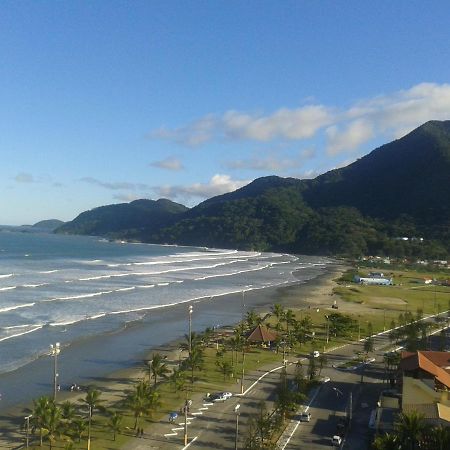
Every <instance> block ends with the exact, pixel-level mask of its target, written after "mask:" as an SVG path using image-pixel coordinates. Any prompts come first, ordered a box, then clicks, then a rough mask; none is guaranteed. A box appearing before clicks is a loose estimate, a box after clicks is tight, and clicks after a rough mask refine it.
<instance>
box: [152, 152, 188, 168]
mask: <svg viewBox="0 0 450 450" xmlns="http://www.w3.org/2000/svg"><path fill="white" fill-rule="evenodd" d="M150 166H153V167H157V168H158V169H166V170H173V171H178V170H182V169H183V164H182V163H181V161H180V160H179V159H177V158H175V157H173V156H169V157H167V158H165V159H163V160H161V161H153V162H152V163H150Z"/></svg>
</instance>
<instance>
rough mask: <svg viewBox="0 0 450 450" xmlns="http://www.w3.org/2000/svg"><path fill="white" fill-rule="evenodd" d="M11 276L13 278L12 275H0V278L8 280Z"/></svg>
mask: <svg viewBox="0 0 450 450" xmlns="http://www.w3.org/2000/svg"><path fill="white" fill-rule="evenodd" d="M13 276H14V274H13V273H5V274H3V275H0V278H10V277H13Z"/></svg>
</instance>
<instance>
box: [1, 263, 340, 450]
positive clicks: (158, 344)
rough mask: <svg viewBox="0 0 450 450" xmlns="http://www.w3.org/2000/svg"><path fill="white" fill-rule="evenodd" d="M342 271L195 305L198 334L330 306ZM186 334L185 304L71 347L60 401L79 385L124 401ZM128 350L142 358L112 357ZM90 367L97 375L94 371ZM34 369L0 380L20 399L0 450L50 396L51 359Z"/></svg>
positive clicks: (4, 420) (6, 403)
mask: <svg viewBox="0 0 450 450" xmlns="http://www.w3.org/2000/svg"><path fill="white" fill-rule="evenodd" d="M343 270H345V267H344V266H343V265H341V264H337V263H336V264H331V265H330V266H328V267H327V270H326V271H325V273H323V274H322V275H319V276H318V277H316V278H314V279H312V280H309V281H307V282H305V283H303V282H299V283H298V284H295V285H290V286H286V287H277V288H268V289H261V290H256V291H250V292H248V293H247V294H245V296H244V298H242V295H241V294H235V295H229V296H227V298H226V300H225V299H222V301H217V299H215V300H212V301H201V302H197V303H194V305H193V307H194V314H193V330H194V331H202V330H204V329H205V328H206V327H208V326H215V327H223V326H229V325H233V324H235V323H237V322H238V321H239V320H240V319H241V317H242V315H243V312H244V313H245V312H246V311H248V310H255V311H256V312H257V313H259V314H265V313H267V312H268V311H269V310H270V307H271V306H272V305H273V304H274V303H281V304H282V305H283V306H284V307H286V308H292V309H307V308H308V307H319V306H321V307H330V306H331V304H332V303H333V300H334V298H333V297H332V289H333V287H334V285H335V283H334V281H333V280H334V279H336V278H338V277H339V275H340V274H341V273H342V272H343ZM212 302H214V303H212ZM243 302H244V304H243ZM161 321H164V322H165V324H166V326H165V327H164V329H165V330H166V331H165V332H161V333H159V335H158V336H157V338H156V337H155V336H154V335H152V333H151V330H152V326H153V327H155V326H157V324H160V323H161ZM185 333H187V314H186V305H185V304H183V305H178V306H174V307H172V308H170V311H169V309H166V310H162V311H160V313H159V314H155V315H153V316H149V317H148V318H147V320H146V321H144V323H141V322H140V323H137V324H131V325H130V326H129V327H127V329H126V330H123V331H122V332H120V333H116V334H114V335H108V336H102V337H99V338H96V339H95V340H92V339H87V340H86V341H82V342H79V343H77V344H76V345H74V346H71V347H70V348H68V349H67V350H66V351H62V352H61V355H60V358H59V361H58V363H59V367H60V369H59V372H60V378H61V387H62V390H61V391H60V392H59V394H58V400H59V401H61V400H65V399H70V400H71V401H76V400H77V399H78V398H81V397H83V396H84V393H83V392H80V393H73V392H70V391H69V389H68V386H70V384H72V383H77V384H78V385H81V386H88V385H95V386H96V387H97V388H98V389H99V390H100V391H102V397H103V398H104V400H105V403H112V402H114V401H115V400H117V399H118V398H120V397H121V396H122V397H123V392H124V390H127V389H129V388H130V386H131V385H132V384H133V382H134V381H135V380H138V379H142V378H143V376H144V365H143V361H145V360H146V359H151V355H152V353H153V352H155V351H157V352H160V353H164V354H165V355H166V356H167V362H168V363H169V365H170V364H171V363H173V364H176V363H177V362H178V360H179V358H180V356H182V355H181V354H180V350H179V342H180V340H181V339H182V336H183V335H184V334H185ZM150 336H151V338H150ZM137 343H138V344H137ZM130 346H132V347H131V348H130ZM99 350H101V351H102V352H104V354H103V356H101V358H102V360H101V361H100V362H101V364H100V367H102V368H103V370H99V369H98V367H99V364H98V363H99V357H100V356H99ZM127 350H128V351H130V354H136V353H137V354H138V356H137V357H135V358H129V359H125V358H124V359H121V358H119V359H117V357H115V358H111V357H110V355H111V352H114V353H115V355H116V356H117V354H118V353H120V354H123V355H126V353H127ZM94 362H95V364H93V363H94ZM90 364H91V365H92V369H93V370H92V371H89V366H90ZM80 365H83V370H82V371H80V370H79V369H80ZM29 366H32V367H31V368H30V367H29ZM29 366H27V367H26V368H24V370H19V371H16V372H15V373H9V374H5V375H3V376H2V377H0V389H1V391H2V392H4V390H3V388H2V386H9V387H10V389H13V390H14V392H15V393H17V394H20V395H6V396H5V394H3V400H2V403H1V405H0V407H1V409H0V429H1V430H2V431H3V437H2V438H1V439H0V448H15V447H17V442H18V441H17V439H18V437H19V436H18V435H17V430H18V429H19V427H20V425H21V424H22V423H23V417H24V416H25V415H26V411H27V408H29V407H30V405H31V400H32V398H36V397H38V396H40V395H51V392H52V384H51V382H52V379H53V378H52V369H53V365H52V360H51V359H50V358H49V357H46V358H45V357H44V358H40V359H38V360H37V361H35V362H34V363H32V364H30V365H29ZM25 369H26V370H25ZM77 369H78V370H77ZM94 369H95V370H94ZM17 372H20V373H17ZM80 373H83V374H85V373H89V376H86V375H79V374H80ZM12 394H14V393H12Z"/></svg>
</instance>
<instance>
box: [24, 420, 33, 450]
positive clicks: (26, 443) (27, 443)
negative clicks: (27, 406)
mask: <svg viewBox="0 0 450 450" xmlns="http://www.w3.org/2000/svg"><path fill="white" fill-rule="evenodd" d="M32 417H33V414H30V415H29V416H26V417H25V420H26V422H27V423H26V438H25V446H26V448H29V443H30V419H31V418H32Z"/></svg>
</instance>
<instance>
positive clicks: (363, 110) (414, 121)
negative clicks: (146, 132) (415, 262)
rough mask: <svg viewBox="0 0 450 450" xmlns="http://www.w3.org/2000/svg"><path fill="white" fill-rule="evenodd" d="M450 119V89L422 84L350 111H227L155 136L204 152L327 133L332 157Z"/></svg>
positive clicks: (317, 106)
mask: <svg viewBox="0 0 450 450" xmlns="http://www.w3.org/2000/svg"><path fill="white" fill-rule="evenodd" d="M449 118H450V84H436V83H420V84H417V85H415V86H413V87H411V88H410V89H406V90H400V91H396V92H393V93H390V94H385V95H379V96H375V97H372V98H367V99H363V100H360V101H357V102H354V103H353V104H350V106H349V107H347V108H340V107H338V106H336V105H323V104H313V105H307V106H302V107H299V108H294V109H289V108H280V109H279V110H277V111H275V112H273V113H271V114H266V115H264V114H255V113H247V112H240V111H233V110H230V111H227V112H225V113H223V114H222V115H211V114H209V115H206V116H204V117H202V118H200V119H198V120H196V121H194V122H192V123H190V124H188V125H185V126H182V127H180V128H174V129H168V128H162V129H160V130H156V131H155V132H153V133H152V137H154V138H161V139H168V140H171V141H173V142H176V143H178V144H182V145H187V146H191V147H198V146H200V145H202V144H206V143H207V142H211V141H213V140H214V141H223V140H250V141H256V142H269V141H270V142H292V141H302V140H306V139H310V138H312V137H314V136H316V135H317V134H318V133H319V132H325V134H326V137H327V144H328V149H327V150H328V153H329V154H332V155H335V154H338V153H341V152H346V151H355V150H357V149H358V148H359V147H360V146H362V145H363V144H365V143H367V142H369V141H370V140H372V139H384V140H387V139H393V138H398V137H400V136H402V135H404V134H406V133H407V132H409V131H411V130H412V129H414V128H416V127H417V126H419V125H421V124H422V123H424V122H427V121H428V120H448V119H449Z"/></svg>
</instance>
